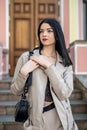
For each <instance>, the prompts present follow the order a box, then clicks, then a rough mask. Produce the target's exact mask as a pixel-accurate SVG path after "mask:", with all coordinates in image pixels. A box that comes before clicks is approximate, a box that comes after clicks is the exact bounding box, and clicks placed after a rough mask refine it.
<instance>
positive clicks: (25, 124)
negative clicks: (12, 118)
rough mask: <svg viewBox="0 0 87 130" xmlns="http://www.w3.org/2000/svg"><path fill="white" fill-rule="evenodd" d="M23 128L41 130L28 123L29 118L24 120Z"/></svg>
mask: <svg viewBox="0 0 87 130" xmlns="http://www.w3.org/2000/svg"><path fill="white" fill-rule="evenodd" d="M24 130H42V129H40V128H38V127H36V126H33V125H32V124H31V123H29V120H27V121H25V123H24Z"/></svg>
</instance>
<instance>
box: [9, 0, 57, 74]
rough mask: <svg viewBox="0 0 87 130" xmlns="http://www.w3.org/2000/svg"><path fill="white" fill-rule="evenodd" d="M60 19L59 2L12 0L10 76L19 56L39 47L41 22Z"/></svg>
mask: <svg viewBox="0 0 87 130" xmlns="http://www.w3.org/2000/svg"><path fill="white" fill-rule="evenodd" d="M45 17H51V18H56V19H58V0H46V1H45V0H10V76H13V74H14V69H15V66H16V63H17V60H18V58H19V56H20V55H21V54H22V53H23V52H24V51H29V50H31V49H33V48H34V47H35V46H37V45H38V38H37V27H38V24H39V22H40V21H41V20H42V19H43V18H45Z"/></svg>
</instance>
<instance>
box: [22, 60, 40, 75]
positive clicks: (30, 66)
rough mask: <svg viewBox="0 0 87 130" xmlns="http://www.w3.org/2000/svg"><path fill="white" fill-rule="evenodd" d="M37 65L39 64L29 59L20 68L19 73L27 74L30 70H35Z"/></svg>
mask: <svg viewBox="0 0 87 130" xmlns="http://www.w3.org/2000/svg"><path fill="white" fill-rule="evenodd" d="M38 67H39V64H38V63H37V62H35V61H33V60H29V61H28V62H27V63H25V64H24V65H23V66H22V68H21V70H20V73H21V74H22V75H24V76H27V74H28V73H30V72H32V71H33V70H35V69H36V68H38Z"/></svg>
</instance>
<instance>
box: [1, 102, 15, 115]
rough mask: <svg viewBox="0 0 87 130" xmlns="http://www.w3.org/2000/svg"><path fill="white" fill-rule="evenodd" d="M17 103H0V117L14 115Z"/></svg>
mask: <svg viewBox="0 0 87 130" xmlns="http://www.w3.org/2000/svg"><path fill="white" fill-rule="evenodd" d="M16 103H17V101H0V115H7V114H9V115H12V114H13V115H14V113H15V105H16Z"/></svg>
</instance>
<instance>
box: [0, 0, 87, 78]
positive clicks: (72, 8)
mask: <svg viewBox="0 0 87 130" xmlns="http://www.w3.org/2000/svg"><path fill="white" fill-rule="evenodd" d="M48 16H49V17H55V18H56V19H58V20H59V22H60V24H61V26H62V28H63V31H64V35H65V41H66V47H67V49H69V51H70V56H71V59H72V61H73V70H74V74H76V75H87V61H86V55H87V25H86V23H87V0H55V1H54V0H47V1H46V2H44V0H14V1H13V0H0V79H2V78H3V75H5V76H6V75H9V76H13V73H14V68H15V65H16V62H17V59H18V57H19V56H20V55H21V53H22V52H24V51H26V50H27V49H29V50H30V49H33V48H34V47H35V46H37V45H38V40H37V36H36V30H37V26H38V23H39V21H40V20H42V19H43V18H45V17H48ZM30 27H32V28H30ZM28 28H29V29H30V30H29V29H28ZM21 29H22V31H21ZM34 29H35V31H34V32H33V30H34ZM23 30H24V31H23ZM25 32H26V33H25ZM27 33H29V34H30V35H27ZM25 34H26V35H25ZM33 37H35V38H33ZM22 38H23V39H22ZM21 39H22V40H21ZM26 39H27V40H26ZM28 41H29V45H28ZM22 42H23V43H25V44H22ZM19 43H20V44H19Z"/></svg>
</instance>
